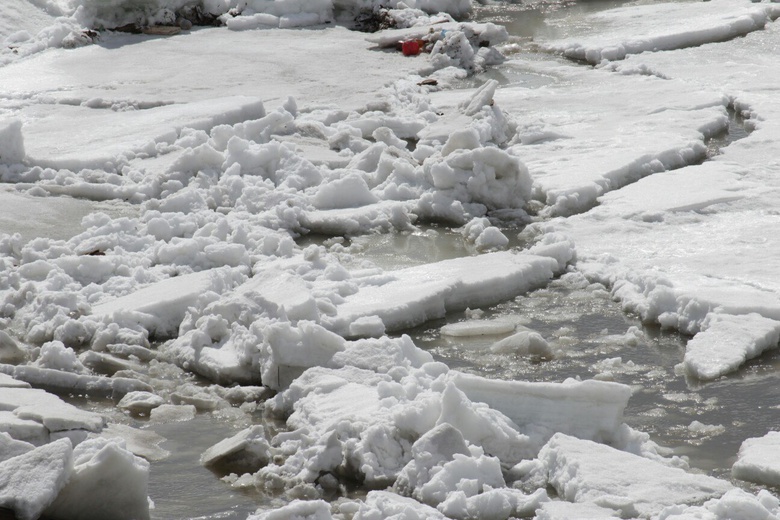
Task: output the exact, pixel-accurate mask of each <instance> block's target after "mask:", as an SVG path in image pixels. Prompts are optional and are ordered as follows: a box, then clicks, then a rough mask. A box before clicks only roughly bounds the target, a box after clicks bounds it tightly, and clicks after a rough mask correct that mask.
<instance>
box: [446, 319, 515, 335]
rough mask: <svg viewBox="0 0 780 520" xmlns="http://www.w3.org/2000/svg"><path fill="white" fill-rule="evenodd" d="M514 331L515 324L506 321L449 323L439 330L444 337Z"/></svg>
mask: <svg viewBox="0 0 780 520" xmlns="http://www.w3.org/2000/svg"><path fill="white" fill-rule="evenodd" d="M514 330H515V324H514V323H513V322H511V321H508V320H468V321H461V322H458V323H450V324H447V325H445V326H443V327H442V328H441V330H440V332H441V334H442V335H444V336H454V337H468V336H491V335H496V334H508V333H510V332H513V331H514Z"/></svg>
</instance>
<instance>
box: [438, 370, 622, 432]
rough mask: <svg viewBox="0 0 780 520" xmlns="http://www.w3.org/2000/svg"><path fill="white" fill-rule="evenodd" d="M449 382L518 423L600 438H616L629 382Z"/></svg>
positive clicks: (463, 378)
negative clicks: (626, 383) (626, 384)
mask: <svg viewBox="0 0 780 520" xmlns="http://www.w3.org/2000/svg"><path fill="white" fill-rule="evenodd" d="M453 381H454V383H455V385H456V386H457V387H458V388H459V389H460V390H461V391H463V392H464V393H465V394H466V395H467V396H468V397H469V399H471V400H472V401H476V402H482V403H487V404H488V405H489V406H490V407H491V408H494V409H496V410H499V411H500V412H502V413H503V414H505V415H506V416H507V417H509V418H510V419H511V420H512V421H514V422H515V423H516V424H517V425H519V426H521V427H530V426H533V427H534V428H539V429H541V430H543V431H547V432H548V435H552V433H554V432H564V433H568V434H570V435H576V436H577V437H580V438H583V439H593V440H599V441H611V440H613V439H614V438H615V436H616V435H617V433H618V430H619V428H620V425H621V424H622V423H623V410H624V409H625V407H626V405H627V404H628V399H629V397H631V389H630V388H629V387H628V386H625V385H621V384H617V383H609V382H602V381H592V380H590V381H582V382H580V381H574V380H571V379H570V380H567V381H565V382H564V383H530V382H525V381H497V380H492V379H486V378H483V377H479V376H474V375H470V374H465V373H457V374H456V375H455V376H454V377H453Z"/></svg>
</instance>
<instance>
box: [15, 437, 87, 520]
mask: <svg viewBox="0 0 780 520" xmlns="http://www.w3.org/2000/svg"><path fill="white" fill-rule="evenodd" d="M72 470H73V448H72V447H71V443H70V440H68V439H60V440H58V441H54V442H52V443H49V444H46V445H44V446H41V447H40V448H35V449H34V450H31V451H28V452H27V453H24V454H22V455H18V456H16V457H12V458H10V459H7V460H5V461H3V462H0V507H3V508H7V509H11V510H12V511H13V512H14V513H15V515H16V518H18V519H19V520H35V519H37V518H38V517H39V516H41V513H43V511H44V510H45V509H46V508H47V507H48V506H49V505H50V504H51V503H52V502H54V499H55V498H56V497H57V494H58V493H59V492H60V490H61V489H62V488H63V486H64V485H65V483H66V482H67V481H68V479H69V478H70V476H71V473H72ZM94 491H95V490H94V489H93V492H94Z"/></svg>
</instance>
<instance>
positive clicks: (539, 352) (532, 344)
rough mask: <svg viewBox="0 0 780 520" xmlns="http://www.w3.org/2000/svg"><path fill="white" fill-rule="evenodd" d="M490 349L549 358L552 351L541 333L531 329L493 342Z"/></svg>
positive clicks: (503, 352)
mask: <svg viewBox="0 0 780 520" xmlns="http://www.w3.org/2000/svg"><path fill="white" fill-rule="evenodd" d="M490 350H491V351H493V352H496V353H499V354H518V355H531V356H541V357H546V358H550V357H552V356H553V351H552V349H551V348H550V344H549V343H547V340H545V339H544V338H543V337H542V335H541V334H539V333H538V332H534V331H532V330H521V331H520V332H517V333H515V334H512V335H511V336H509V337H508V338H504V339H502V340H499V341H497V342H495V343H494V344H493V345H491V346H490Z"/></svg>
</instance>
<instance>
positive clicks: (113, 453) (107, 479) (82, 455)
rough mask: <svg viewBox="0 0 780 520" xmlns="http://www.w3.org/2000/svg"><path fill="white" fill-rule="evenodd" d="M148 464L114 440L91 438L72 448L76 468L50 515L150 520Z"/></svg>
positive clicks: (58, 496)
mask: <svg viewBox="0 0 780 520" xmlns="http://www.w3.org/2000/svg"><path fill="white" fill-rule="evenodd" d="M148 481H149V463H148V462H146V461H145V460H143V459H141V458H139V457H136V456H135V455H133V454H132V453H130V452H129V451H127V450H126V449H125V448H124V446H123V444H122V443H119V442H117V441H115V440H109V439H103V438H96V439H89V440H86V441H84V442H82V443H81V444H79V445H78V446H76V447H75V448H74V450H73V471H72V473H71V475H70V478H69V479H68V480H67V482H66V483H65V486H63V487H62V489H61V490H60V492H59V494H58V495H57V498H56V499H55V500H54V502H52V503H51V505H50V506H49V507H48V508H47V509H46V512H45V515H46V517H47V518H52V519H55V520H65V519H68V518H83V517H87V516H90V517H94V518H112V519H116V520H148V519H149V499H148V496H147V491H148V490H147V488H148Z"/></svg>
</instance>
